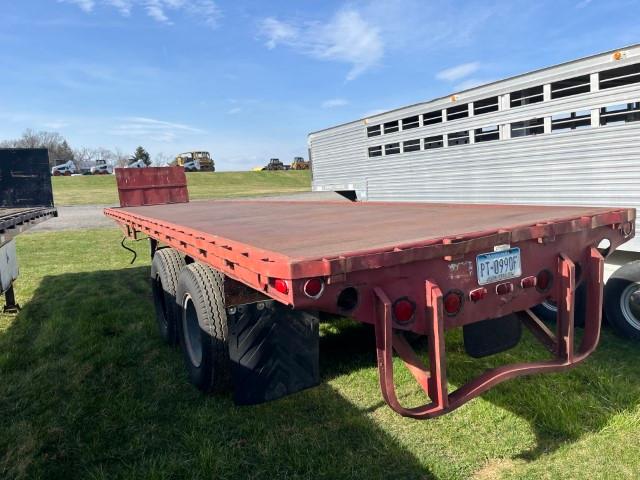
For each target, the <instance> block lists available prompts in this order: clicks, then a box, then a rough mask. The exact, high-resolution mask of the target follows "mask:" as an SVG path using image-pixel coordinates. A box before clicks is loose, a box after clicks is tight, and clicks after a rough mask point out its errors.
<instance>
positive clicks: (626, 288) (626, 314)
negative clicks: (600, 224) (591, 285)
mask: <svg viewBox="0 0 640 480" xmlns="http://www.w3.org/2000/svg"><path fill="white" fill-rule="evenodd" d="M604 311H605V314H606V316H607V320H608V321H609V324H610V325H611V327H612V328H613V329H614V330H615V332H616V333H617V334H618V335H620V336H621V337H624V338H629V339H632V340H636V341H638V340H640V260H636V261H635V262H630V263H627V264H626V265H623V266H622V267H620V268H618V270H616V271H615V272H614V273H613V275H611V277H610V278H609V280H608V281H607V283H606V285H605V286H604Z"/></svg>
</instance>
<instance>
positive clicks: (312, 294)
mask: <svg viewBox="0 0 640 480" xmlns="http://www.w3.org/2000/svg"><path fill="white" fill-rule="evenodd" d="M303 290H304V294H305V295H306V296H307V297H309V298H319V297H320V295H322V291H323V290H324V282H323V281H322V280H321V279H319V278H311V279H309V280H307V281H306V282H305V283H304V287H303Z"/></svg>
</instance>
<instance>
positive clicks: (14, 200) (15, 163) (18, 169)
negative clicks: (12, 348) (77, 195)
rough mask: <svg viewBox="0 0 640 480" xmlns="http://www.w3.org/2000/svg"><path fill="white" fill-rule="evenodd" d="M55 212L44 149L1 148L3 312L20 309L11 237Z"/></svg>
mask: <svg viewBox="0 0 640 480" xmlns="http://www.w3.org/2000/svg"><path fill="white" fill-rule="evenodd" d="M56 215H57V211H56V209H55V208H54V207H53V193H52V190H51V176H50V173H49V154H48V152H47V150H46V149H44V148H17V149H13V148H2V149H0V293H4V295H5V305H4V311H5V312H7V311H9V312H15V311H17V310H18V308H19V307H18V304H17V303H16V300H15V294H14V290H13V282H14V281H15V280H16V278H17V277H18V260H17V256H16V250H15V242H14V241H13V239H14V238H15V236H16V235H18V234H19V233H22V232H24V231H25V230H26V229H28V228H29V227H31V226H33V225H35V224H37V223H40V222H42V221H44V220H46V219H48V218H51V217H55V216H56Z"/></svg>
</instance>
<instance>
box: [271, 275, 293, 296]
mask: <svg viewBox="0 0 640 480" xmlns="http://www.w3.org/2000/svg"><path fill="white" fill-rule="evenodd" d="M271 285H272V286H273V288H275V289H276V291H278V292H280V293H282V294H284V295H286V294H287V293H289V284H288V283H287V281H286V280H282V279H281V278H275V279H272V280H271Z"/></svg>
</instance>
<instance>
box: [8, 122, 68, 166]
mask: <svg viewBox="0 0 640 480" xmlns="http://www.w3.org/2000/svg"><path fill="white" fill-rule="evenodd" d="M0 146H1V147H6V148H46V149H47V150H49V163H50V164H51V165H57V164H59V163H64V162H67V161H69V160H74V151H73V150H72V149H71V147H70V146H69V144H68V143H67V140H66V139H65V138H64V137H63V136H62V135H60V134H59V133H58V132H45V131H41V132H36V131H34V130H32V129H30V128H29V129H27V130H25V131H24V133H23V134H22V136H21V137H20V138H17V139H14V140H5V141H3V142H0Z"/></svg>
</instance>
